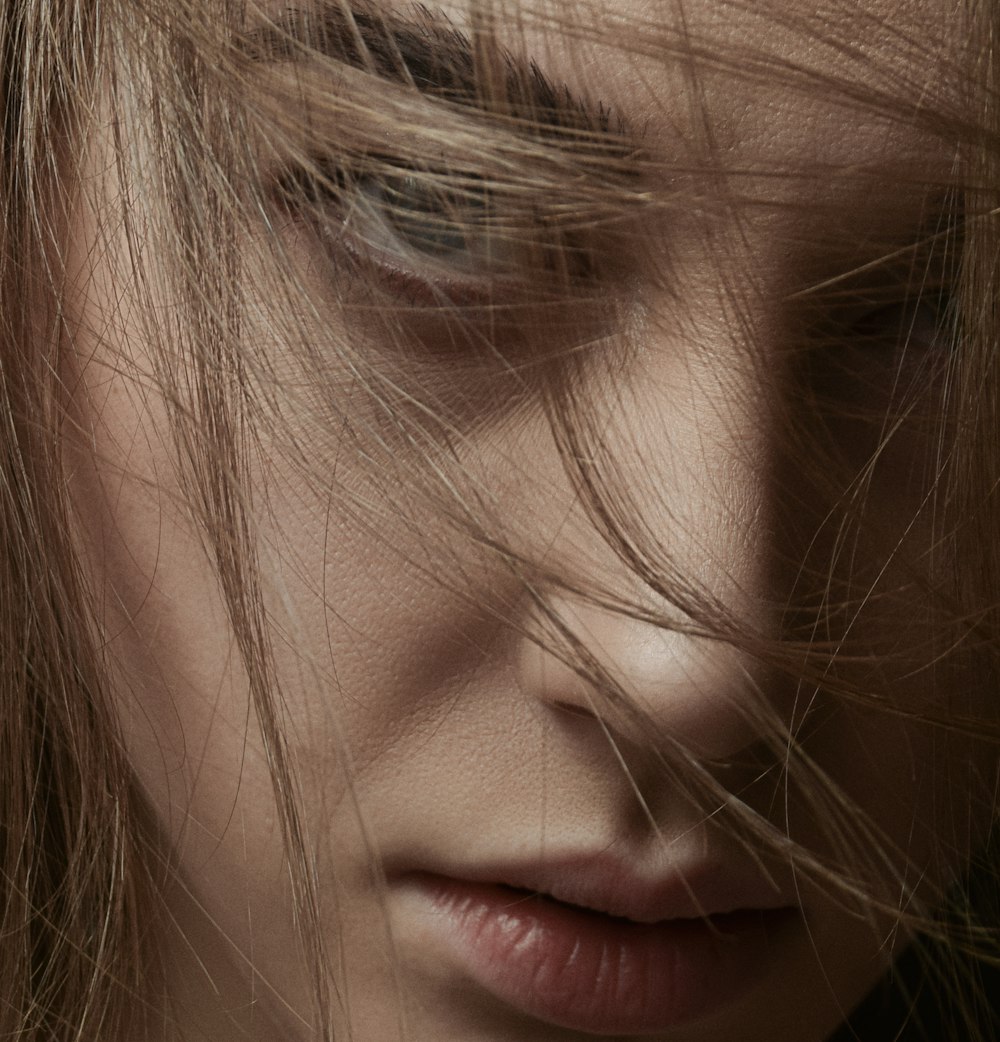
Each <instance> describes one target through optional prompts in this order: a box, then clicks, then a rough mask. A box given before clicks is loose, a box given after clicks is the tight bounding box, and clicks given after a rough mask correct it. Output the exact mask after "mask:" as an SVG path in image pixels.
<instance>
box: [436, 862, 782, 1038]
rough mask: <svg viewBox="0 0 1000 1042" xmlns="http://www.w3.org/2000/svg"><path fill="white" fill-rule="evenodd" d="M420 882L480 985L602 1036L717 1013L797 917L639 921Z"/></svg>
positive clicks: (469, 886) (762, 965)
mask: <svg viewBox="0 0 1000 1042" xmlns="http://www.w3.org/2000/svg"><path fill="white" fill-rule="evenodd" d="M417 882H418V886H419V888H420V890H421V891H422V892H423V893H424V895H425V896H426V897H427V898H428V899H429V900H430V902H431V904H432V906H433V908H434V910H435V912H436V913H437V914H436V915H435V916H434V919H433V922H434V923H435V924H436V927H437V929H436V930H435V932H439V934H440V936H442V937H443V940H444V943H445V944H446V945H447V946H448V947H449V948H450V949H451V950H452V951H453V952H454V953H455V954H456V955H457V956H458V960H459V963H460V965H461V966H462V967H463V968H464V969H465V971H466V972H467V973H468V974H469V976H471V977H472V979H473V980H475V981H476V982H477V983H479V984H480V985H481V986H482V987H484V988H485V989H486V990H487V991H489V992H491V993H492V994H493V995H494V996H496V997H497V998H499V999H501V1000H502V1001H504V1002H506V1003H507V1004H508V1005H510V1006H513V1007H514V1008H516V1009H518V1010H520V1011H521V1012H523V1013H525V1014H527V1015H529V1016H532V1017H535V1018H537V1019H539V1020H542V1021H545V1022H547V1023H549V1024H552V1025H554V1026H557V1027H562V1028H569V1029H571V1030H575V1031H583V1032H588V1033H594V1034H600V1033H604V1034H616V1035H624V1034H644V1033H654V1032H658V1031H665V1030H668V1029H670V1028H673V1027H677V1026H678V1025H681V1024H685V1023H688V1022H691V1021H694V1020H698V1019H699V1018H701V1017H704V1016H707V1015H709V1014H711V1013H714V1012H715V1011H717V1010H719V1009H720V1008H722V1007H723V1006H725V1005H727V1004H728V1003H729V1002H731V1001H733V1000H734V999H736V998H737V997H738V996H739V995H740V994H742V993H743V992H745V991H746V990H747V989H748V988H749V987H751V986H752V984H753V983H754V981H755V980H756V979H758V978H759V977H760V976H761V975H762V974H763V973H764V972H765V971H766V968H767V961H768V960H767V953H768V949H769V947H770V946H771V944H772V943H773V941H774V939H775V932H776V931H777V930H779V929H781V927H783V926H785V925H787V923H788V921H789V920H790V919H792V918H794V915H795V913H794V912H793V911H792V910H791V909H776V910H765V911H757V910H747V911H739V912H730V913H727V914H725V915H717V916H710V917H708V918H707V919H671V920H665V921H663V922H659V923H636V922H632V921H630V920H627V919H619V918H614V917H612V916H608V915H604V914H602V913H600V912H591V911H588V910H585V909H580V908H575V907H572V906H570V905H566V904H562V903H560V902H557V901H553V900H550V899H547V898H540V897H534V896H532V895H530V894H527V893H523V892H520V891H517V890H512V889H510V888H508V887H503V886H494V885H490V884H481V883H472V882H467V881H464V880H455V879H448V878H444V877H440V876H432V877H421V878H420V879H419V880H418V881H417ZM432 929H434V927H432Z"/></svg>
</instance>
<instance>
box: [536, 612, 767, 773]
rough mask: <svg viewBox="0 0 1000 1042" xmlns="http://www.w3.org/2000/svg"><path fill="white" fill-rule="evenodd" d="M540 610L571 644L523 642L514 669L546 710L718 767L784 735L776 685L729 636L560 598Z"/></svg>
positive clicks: (754, 659)
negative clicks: (665, 745)
mask: <svg viewBox="0 0 1000 1042" xmlns="http://www.w3.org/2000/svg"><path fill="white" fill-rule="evenodd" d="M546 607H547V611H548V612H550V613H551V614H550V616H549V618H550V620H551V619H557V620H558V627H559V629H560V631H561V632H562V634H563V635H564V636H568V637H569V639H568V640H566V639H564V640H561V641H560V640H559V639H558V638H556V642H553V641H551V638H550V639H546V640H536V639H535V637H532V638H531V639H525V640H524V641H523V643H522V647H521V659H520V663H519V666H520V675H521V680H522V685H523V689H524V690H527V691H530V692H532V693H533V694H534V695H535V696H536V697H538V698H539V699H540V700H541V701H542V702H544V703H545V704H547V705H548V706H550V707H551V708H553V709H555V710H558V711H563V712H566V711H568V712H570V713H573V714H576V715H578V716H585V717H592V718H593V719H594V720H595V722H596V721H597V720H601V721H603V723H604V724H605V726H608V727H609V728H610V729H611V730H612V731H616V732H625V733H626V734H627V736H628V737H629V738H630V740H631V741H632V743H633V744H636V743H641V742H642V741H643V740H645V741H647V742H649V741H652V742H654V743H655V742H656V741H657V740H661V741H662V740H666V741H668V742H669V743H670V745H671V746H675V747H678V748H680V749H682V750H683V751H684V752H685V753H686V754H687V755H690V756H693V757H695V758H696V759H698V760H701V761H703V762H712V763H723V764H724V763H729V762H732V761H738V760H740V759H741V758H742V757H743V756H744V755H746V754H747V752H748V750H750V749H751V748H754V747H757V746H760V745H762V744H770V743H771V742H772V741H773V738H774V735H775V732H776V727H777V728H779V729H780V728H781V725H780V723H778V721H779V720H780V719H784V716H785V715H786V714H785V711H784V709H780V710H779V707H778V705H777V701H778V696H777V692H776V690H775V683H774V682H773V681H770V680H769V679H768V671H767V670H766V669H764V668H763V667H762V666H761V665H760V663H759V662H758V661H757V660H756V658H755V657H754V656H753V654H752V653H751V652H749V651H746V650H743V649H741V648H739V647H737V646H734V644H733V643H731V640H732V638H730V639H728V640H725V639H721V638H714V637H709V636H704V635H694V634H692V633H690V632H687V631H685V629H684V628H683V625H678V626H677V627H675V628H671V627H670V625H669V624H662V625H661V624H653V623H651V622H649V621H647V619H637V618H635V617H632V616H630V615H627V614H623V613H621V612H620V611H618V610H616V611H613V612H612V611H609V610H606V609H604V608H600V607H597V606H594V605H590V604H586V603H581V602H579V601H576V602H571V601H569V600H567V599H564V598H550V599H549V602H548V604H547V606H546ZM549 629H550V632H551V627H549ZM554 643H555V646H553V644H554ZM607 682H609V683H610V684H611V685H613V687H612V690H613V691H614V692H615V693H616V695H619V696H622V697H624V698H625V699H627V701H628V703H629V704H630V706H631V707H633V708H634V709H635V710H638V719H639V720H641V721H644V722H645V724H646V725H647V726H648V730H647V731H646V732H645V734H640V733H637V732H638V731H639V729H640V728H641V726H642V725H641V724H640V725H638V726H637V724H636V722H635V721H634V720H630V719H628V718H627V717H623V716H622V715H621V713H620V711H619V707H617V706H616V705H615V703H614V702H613V701H612V702H608V701H606V698H607V692H606V691H605V690H602V689H603V688H604V685H605V683H607Z"/></svg>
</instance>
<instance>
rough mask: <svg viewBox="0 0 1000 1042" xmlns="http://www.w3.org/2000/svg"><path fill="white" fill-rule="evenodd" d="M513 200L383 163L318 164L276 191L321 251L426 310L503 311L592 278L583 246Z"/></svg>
mask: <svg viewBox="0 0 1000 1042" xmlns="http://www.w3.org/2000/svg"><path fill="white" fill-rule="evenodd" d="M373 160H374V162H375V163H378V162H379V161H378V159H377V158H376V157H373ZM369 165H371V164H369ZM515 195H516V193H515V192H513V191H512V190H511V189H509V188H507V189H497V188H496V187H495V186H490V185H489V184H488V183H487V181H486V180H485V179H483V178H482V177H479V176H476V175H473V174H464V175H463V174H458V175H454V174H453V175H447V176H446V175H442V174H439V173H436V172H433V171H424V170H416V169H408V168H406V167H405V166H403V165H401V164H399V163H393V162H392V161H389V160H383V161H382V165H381V168H380V169H378V172H366V173H362V172H356V171H352V170H349V169H347V168H343V167H340V168H335V169H333V170H332V171H328V170H326V169H325V168H323V167H321V166H317V167H316V168H315V169H312V170H308V171H307V170H300V171H298V172H297V173H295V174H294V175H292V176H291V177H286V178H285V179H283V180H282V182H280V184H279V196H280V197H281V198H282V200H283V201H284V203H285V204H286V206H288V207H289V208H290V209H291V210H292V211H294V212H296V213H298V214H300V215H302V216H305V217H307V219H308V220H309V223H311V224H312V225H313V226H314V227H316V228H317V229H318V230H319V232H320V235H321V237H322V239H323V241H324V243H325V244H326V246H327V247H328V248H329V249H331V250H333V251H342V252H343V253H346V254H347V256H348V257H349V258H350V260H351V261H352V262H353V263H354V264H356V265H358V266H361V267H366V268H367V269H368V271H369V273H371V274H373V275H375V277H376V279H377V281H379V282H381V283H382V284H383V285H384V286H385V288H386V289H388V290H389V292H390V293H392V294H394V295H396V296H397V297H399V298H401V299H402V300H403V301H406V302H408V303H410V304H413V305H418V306H431V307H460V308H462V307H465V308H475V307H476V306H480V307H482V306H487V307H496V306H498V305H500V306H502V305H503V304H508V303H509V304H513V303H516V302H517V301H519V300H523V299H524V298H525V297H526V296H528V295H531V294H537V293H538V292H539V288H540V286H542V285H545V284H546V283H551V282H553V281H554V279H555V278H556V277H557V276H558V277H559V278H561V280H562V282H563V285H562V286H561V287H560V288H561V289H563V290H568V289H571V288H572V287H573V286H579V285H582V284H585V283H586V282H587V281H588V279H590V278H591V276H592V270H591V265H590V260H591V258H590V253H589V251H588V249H587V247H586V245H585V244H580V243H578V242H574V241H573V239H574V237H573V236H571V235H567V234H566V233H563V232H560V231H559V230H557V229H555V228H554V227H553V226H552V225H551V224H547V222H545V220H544V217H543V216H542V215H541V214H540V213H539V212H537V210H536V211H533V210H532V209H530V208H529V207H526V206H524V205H523V204H515V202H514V199H515ZM554 288H555V287H554V286H552V285H549V286H548V289H549V291H551V290H553V289H554Z"/></svg>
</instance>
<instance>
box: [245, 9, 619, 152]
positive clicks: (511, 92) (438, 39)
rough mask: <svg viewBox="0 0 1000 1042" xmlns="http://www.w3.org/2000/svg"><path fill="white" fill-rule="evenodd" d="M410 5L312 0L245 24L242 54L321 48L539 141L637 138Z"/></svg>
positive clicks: (534, 72) (484, 43) (513, 57)
mask: <svg viewBox="0 0 1000 1042" xmlns="http://www.w3.org/2000/svg"><path fill="white" fill-rule="evenodd" d="M411 10H412V12H413V14H412V16H404V15H402V14H400V13H398V12H390V11H387V10H385V9H384V8H383V7H382V6H380V5H379V4H377V3H375V2H368V0H366V2H363V3H358V2H355V3H352V4H348V3H346V2H338V0H317V2H316V3H315V4H314V5H312V6H310V7H309V8H305V9H292V8H290V9H287V10H285V11H284V12H282V13H281V14H280V15H278V17H277V18H276V19H275V20H274V21H273V22H272V23H271V24H269V25H267V26H264V27H262V28H258V29H256V30H254V31H252V32H251V33H250V34H248V37H247V45H246V53H247V56H248V57H249V58H250V59H251V60H252V61H257V62H298V61H304V60H307V59H308V58H310V57H315V56H317V55H319V56H322V57H325V58H329V59H331V60H334V61H338V62H342V63H344V64H345V65H347V66H349V67H352V68H355V69H358V70H360V71H365V72H369V73H372V74H373V75H375V76H378V77H379V78H380V79H383V80H385V81H387V82H390V83H393V84H397V85H399V86H403V87H411V88H414V89H416V90H418V91H419V92H420V93H421V94H424V95H426V96H428V97H430V98H435V99H439V100H441V101H444V102H447V103H450V104H453V105H457V106H460V107H463V108H468V109H471V110H476V111H479V112H482V113H486V114H494V115H501V116H502V117H503V118H504V119H505V120H507V121H510V122H512V123H513V124H514V125H516V126H517V127H518V129H519V130H521V131H522V132H525V133H528V134H530V135H532V136H536V137H539V138H547V139H550V140H551V139H555V140H556V141H558V140H563V141H566V142H567V143H569V142H571V141H574V140H575V141H576V142H577V143H580V141H581V140H590V141H591V142H592V143H594V144H598V143H600V142H601V140H602V139H603V142H604V144H605V147H606V146H607V145H608V144H610V143H611V141H612V140H614V141H616V142H617V144H618V147H619V148H621V147H622V146H623V145H624V144H625V142H626V141H627V139H628V138H630V137H632V138H633V140H634V136H633V135H632V134H631V132H630V131H629V129H628V127H627V124H626V123H625V121H624V119H622V118H621V117H620V116H619V115H617V114H613V113H612V112H611V110H610V109H609V108H608V107H606V106H604V105H603V104H598V105H594V104H593V103H592V102H590V101H588V100H587V99H585V98H583V97H582V96H580V95H579V94H576V93H574V92H573V91H572V90H571V88H570V87H569V85H568V84H566V83H556V82H554V81H553V80H552V79H550V77H549V76H547V75H546V74H545V73H544V72H543V71H542V70H541V68H540V67H539V66H538V64H537V62H535V61H534V60H533V59H531V58H525V57H522V56H519V55H517V54H515V53H513V52H512V51H510V50H508V49H507V48H505V47H503V46H502V45H501V44H499V43H498V42H497V41H496V40H494V39H493V38H491V37H487V36H486V35H485V34H483V36H482V38H480V37H478V36H477V37H476V38H475V42H474V38H472V37H470V36H469V35H467V34H466V33H464V32H462V31H461V30H460V29H458V28H456V27H455V26H454V24H453V23H452V22H451V21H450V20H449V19H448V17H447V16H446V15H445V14H444V13H443V12H440V11H432V10H431V9H429V8H427V7H424V6H423V5H418V4H414V5H413V7H412V8H411ZM476 44H479V46H478V48H477V46H476ZM484 62H485V63H486V67H487V69H488V70H489V74H488V75H485V76H484V74H483V72H482V71H481V70H482V69H483V64H484ZM633 147H634V146H633Z"/></svg>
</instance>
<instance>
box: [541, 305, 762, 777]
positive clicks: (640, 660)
mask: <svg viewBox="0 0 1000 1042" xmlns="http://www.w3.org/2000/svg"><path fill="white" fill-rule="evenodd" d="M759 346H760V345H759V344H757V345H754V347H753V349H749V347H748V344H747V342H746V341H745V340H740V339H738V337H737V336H736V335H734V333H733V331H732V330H730V329H726V330H722V329H721V328H716V329H714V330H712V329H709V328H706V326H705V325H704V324H702V326H701V328H700V329H698V328H697V327H695V326H694V325H692V326H690V327H689V328H688V330H687V336H684V337H679V336H677V337H675V336H672V335H668V334H667V333H666V332H661V333H660V334H659V335H657V334H653V333H649V334H648V335H647V337H646V338H645V341H644V343H643V344H642V345H640V349H639V350H637V351H636V353H635V358H634V361H633V362H632V363H631V364H630V367H629V372H628V373H627V374H620V375H619V377H618V379H617V381H616V383H615V386H614V387H613V388H609V387H608V386H605V388H604V390H605V391H608V390H610V391H611V393H610V394H600V393H599V395H598V396H599V398H600V399H601V400H602V401H604V402H605V406H604V413H603V415H602V423H601V424H600V439H601V440H602V441H603V443H604V444H603V446H602V447H601V449H600V451H599V452H598V451H596V450H594V447H593V446H580V449H581V452H580V459H577V460H573V461H570V462H569V463H565V462H564V465H565V466H567V467H569V468H570V471H571V472H572V470H573V469H574V468H575V469H577V470H578V471H579V472H580V473H581V475H582V476H584V480H581V481H577V482H571V484H573V485H575V487H576V488H577V489H578V490H579V489H581V488H582V489H583V490H584V491H583V492H582V493H580V492H579V491H578V494H579V495H582V496H593V497H594V498H597V499H601V498H605V499H607V500H609V502H608V503H606V504H604V505H603V506H602V505H601V504H598V505H597V506H596V508H595V505H594V504H589V505H588V506H589V509H588V506H584V505H583V504H580V503H578V504H577V509H576V511H574V514H573V517H574V521H575V523H567V522H566V517H565V510H563V522H562V524H561V525H560V529H559V534H558V536H556V537H555V538H553V539H552V541H551V542H550V543H549V544H548V545H547V549H546V553H547V555H548V557H549V564H550V568H551V566H552V565H555V566H556V567H555V568H552V570H556V571H558V572H561V573H563V574H564V575H565V577H566V585H565V587H563V588H556V587H555V585H553V588H552V589H551V590H550V591H549V594H548V596H547V602H548V603H547V604H546V606H545V608H546V610H547V611H548V612H549V613H551V616H554V618H555V620H556V624H557V627H564V632H565V635H568V636H569V637H570V640H569V642H568V643H569V644H570V645H574V644H575V645H578V646H579V647H581V648H583V649H584V652H583V656H582V657H583V658H584V659H586V658H588V657H589V658H592V665H593V664H596V666H597V667H598V671H599V672H601V673H604V674H605V675H606V676H608V677H610V678H611V679H612V680H613V681H614V683H615V685H616V686H617V687H618V689H619V690H620V691H621V692H623V693H624V694H625V695H627V696H628V697H629V698H630V699H631V700H632V701H633V702H634V704H635V705H636V706H637V707H638V708H639V709H640V710H642V711H643V712H644V713H645V714H647V715H648V716H649V717H650V718H651V719H652V720H653V722H654V723H655V725H656V726H657V729H658V730H662V731H663V732H664V733H667V734H669V735H670V736H671V737H673V738H675V739H676V740H678V741H679V742H682V743H683V744H684V745H685V746H686V747H687V748H689V749H690V750H691V751H692V752H693V753H694V754H695V755H698V756H700V757H704V758H709V759H726V758H730V757H732V756H734V755H735V754H736V753H738V752H739V751H740V750H741V749H742V748H744V747H745V746H747V745H749V744H753V743H754V742H756V741H757V740H758V739H759V737H760V732H761V728H762V724H761V713H760V709H761V706H762V704H763V703H764V702H765V701H767V700H768V699H769V695H768V692H767V687H768V681H767V679H766V678H765V676H764V670H763V669H762V667H761V666H760V664H759V661H758V660H757V659H756V658H755V656H754V655H753V654H752V652H751V651H750V650H748V648H749V645H746V646H741V645H740V641H739V640H738V638H736V637H735V636H734V634H737V633H739V632H740V631H743V632H745V633H748V634H760V633H762V631H763V632H766V631H767V630H768V629H769V628H770V621H769V619H768V618H767V617H766V616H767V613H768V611H769V610H770V609H769V608H768V607H767V606H768V605H769V603H770V601H771V600H772V598H770V597H769V596H768V594H769V590H768V586H769V581H770V580H769V576H770V574H771V555H772V547H771V546H770V539H769V530H770V528H771V526H770V524H769V521H768V518H769V514H770V510H771V504H770V501H769V497H770V493H769V489H770V485H771V480H770V461H771V455H772V453H771V450H770V440H771V430H770V415H771V411H772V405H773V401H774V397H773V396H774V392H775V388H774V386H773V382H772V379H771V376H770V374H769V373H768V371H767V367H766V366H765V365H763V364H761V357H760V355H759V354H758V353H757V348H758V347H759ZM609 402H613V403H614V404H613V406H611V405H608V404H607V403H609ZM598 461H602V462H598ZM609 462H610V463H611V464H613V466H611V467H609V466H608V464H609ZM588 470H591V471H597V470H600V471H602V473H600V474H599V475H597V476H596V477H595V475H594V473H591V474H590V477H589V479H588V478H587V477H586V472H587V471H588ZM609 470H610V471H612V472H611V473H605V472H606V471H609ZM595 490H596V491H595ZM616 499H617V502H616ZM558 501H559V497H558V496H553V497H552V498H551V500H550V502H551V504H552V509H554V510H560V509H562V508H560V507H559V506H557V505H556V504H557V503H558ZM584 514H586V515H587V516H588V518H589V520H588V521H584V520H583V515H584ZM595 517H597V518H599V519H602V521H601V522H600V523H598V524H594V523H593V519H594V518H595ZM610 518H616V519H618V520H617V522H616V523H615V524H614V526H613V527H614V528H616V529H618V528H620V529H621V530H622V531H621V533H620V539H619V538H618V533H612V534H611V538H609V532H608V531H607V530H604V531H601V530H600V529H601V528H602V525H603V524H605V523H607V522H608V519H610ZM616 542H617V545H616ZM644 567H648V569H649V570H648V573H647V574H645V575H642V574H640V573H641V572H642V571H643V569H644ZM594 586H596V587H597V588H598V589H599V590H600V589H603V590H605V591H606V592H607V593H608V594H609V595H610V597H609V598H608V601H612V600H613V601H615V602H617V603H616V606H615V607H614V608H612V607H610V606H609V604H608V601H606V602H605V604H603V605H602V604H599V603H598V599H597V598H595V599H593V600H588V599H587V598H586V597H585V596H583V595H582V594H581V593H580V590H581V588H584V589H586V588H590V587H594ZM568 591H573V592H572V593H571V592H568ZM628 604H632V605H633V606H634V608H635V610H634V611H633V610H631V609H629V608H627V607H626V605H628ZM550 621H551V620H550ZM723 635H725V636H723ZM566 651H567V644H566V642H563V647H562V649H561V650H560V651H553V650H551V649H549V650H545V648H544V642H542V643H541V645H539V643H535V642H532V641H526V642H525V646H524V649H523V655H522V662H521V668H522V677H523V681H524V683H525V685H526V687H527V688H528V689H529V690H532V691H534V692H536V693H537V694H538V695H539V697H541V698H542V700H543V701H545V702H547V703H549V704H551V705H554V706H558V707H560V708H573V709H577V710H580V711H584V712H586V713H599V699H598V700H596V701H595V696H596V690H595V686H594V682H593V680H592V679H591V677H590V676H588V671H587V670H586V669H584V670H582V671H581V670H580V669H579V668H578V666H579V663H575V662H574V661H573V660H572V659H573V656H572V654H570V655H567V654H566ZM590 672H591V674H592V672H593V670H591V671H590Z"/></svg>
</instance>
